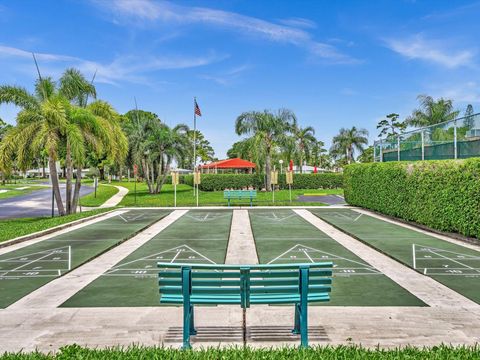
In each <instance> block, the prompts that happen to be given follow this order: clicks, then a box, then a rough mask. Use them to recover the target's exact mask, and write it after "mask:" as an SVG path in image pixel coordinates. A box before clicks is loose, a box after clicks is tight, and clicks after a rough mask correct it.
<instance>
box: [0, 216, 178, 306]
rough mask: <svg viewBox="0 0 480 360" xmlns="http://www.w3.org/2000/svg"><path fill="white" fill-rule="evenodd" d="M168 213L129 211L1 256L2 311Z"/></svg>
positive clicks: (0, 298)
mask: <svg viewBox="0 0 480 360" xmlns="http://www.w3.org/2000/svg"><path fill="white" fill-rule="evenodd" d="M169 212H170V211H166V210H157V211H152V210H130V211H128V212H125V213H123V214H120V215H117V216H114V217H111V218H108V219H105V220H102V221H99V222H96V223H94V224H91V225H87V226H85V227H82V228H80V229H77V230H73V231H70V232H66V233H64V234H61V235H58V236H54V237H52V238H50V239H47V240H44V241H40V242H38V243H35V244H32V245H29V246H26V247H23V248H21V249H18V250H14V251H10V252H8V253H5V254H3V255H0V308H4V307H7V306H9V305H10V304H12V303H14V302H15V301H17V300H19V299H20V298H22V297H24V296H25V295H27V294H29V293H30V292H32V291H34V290H35V289H37V288H39V287H40V286H43V285H45V284H46V283H48V282H49V281H51V280H53V279H55V278H57V277H59V276H62V275H63V274H65V273H66V272H68V271H70V270H72V269H74V268H76V267H78V266H79V265H81V264H83V263H85V262H86V261H88V260H91V259H92V258H94V257H96V256H98V255H99V254H101V253H103V252H105V251H106V250H108V249H110V248H112V247H113V246H115V245H117V244H119V243H120V242H122V241H124V240H126V239H128V238H130V237H132V236H133V235H135V234H136V233H137V232H139V231H140V230H142V229H144V228H145V227H147V226H149V225H150V224H152V223H154V222H155V221H158V220H160V219H161V218H163V217H164V216H166V215H167V214H168V213H169Z"/></svg>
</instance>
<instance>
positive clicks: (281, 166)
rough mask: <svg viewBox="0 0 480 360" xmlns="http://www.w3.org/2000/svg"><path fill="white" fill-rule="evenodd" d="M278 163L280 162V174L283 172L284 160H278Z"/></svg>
mask: <svg viewBox="0 0 480 360" xmlns="http://www.w3.org/2000/svg"><path fill="white" fill-rule="evenodd" d="M278 163H279V164H280V174H282V169H283V160H282V159H280V160H278Z"/></svg>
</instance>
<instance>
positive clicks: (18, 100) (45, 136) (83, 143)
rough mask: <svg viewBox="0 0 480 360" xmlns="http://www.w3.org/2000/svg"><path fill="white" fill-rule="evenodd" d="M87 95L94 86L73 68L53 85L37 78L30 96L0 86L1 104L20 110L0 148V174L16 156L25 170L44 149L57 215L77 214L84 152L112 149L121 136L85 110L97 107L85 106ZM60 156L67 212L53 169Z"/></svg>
mask: <svg viewBox="0 0 480 360" xmlns="http://www.w3.org/2000/svg"><path fill="white" fill-rule="evenodd" d="M88 95H92V96H95V90H94V88H93V87H92V86H91V85H90V84H88V82H87V81H86V80H85V79H84V78H83V76H81V74H80V73H79V72H78V71H76V70H74V69H68V70H66V71H65V73H64V74H63V76H62V78H61V79H60V81H59V83H58V86H57V84H56V83H55V82H54V81H53V80H52V79H51V78H49V77H47V78H40V79H39V80H38V81H37V82H36V85H35V93H34V94H30V93H28V92H27V91H26V90H25V89H23V88H20V87H16V86H0V104H1V103H10V104H13V105H16V106H17V107H19V108H20V109H21V111H20V112H19V113H18V115H17V126H16V127H14V128H13V129H11V131H9V132H8V134H7V135H6V137H5V141H3V142H2V144H1V145H0V168H1V169H3V170H4V171H5V170H8V169H10V168H11V167H12V159H13V158H14V156H16V160H17V165H18V166H19V168H20V169H21V170H26V169H27V168H28V166H30V165H31V164H32V161H33V160H34V159H35V158H36V157H38V154H42V152H43V151H44V150H45V151H46V152H47V155H48V166H49V169H50V177H51V181H52V187H53V192H54V197H55V201H56V203H57V208H58V213H59V214H60V215H65V213H72V212H75V211H76V205H77V203H78V196H79V192H80V185H81V169H82V165H83V163H84V160H85V156H86V151H87V149H89V150H92V151H100V150H101V149H102V148H105V149H106V150H108V151H112V148H115V146H113V145H112V144H113V143H115V142H118V141H119V140H118V136H120V137H121V134H119V133H118V132H117V131H118V130H119V129H120V128H119V127H113V126H111V124H110V120H105V119H103V117H102V115H98V114H94V113H92V111H90V110H95V109H96V107H94V106H92V107H90V109H89V108H85V106H86V103H87V97H88ZM92 105H93V104H92ZM109 125H110V126H109ZM109 140H111V141H109ZM88 147H89V148H88ZM124 147H125V146H124ZM63 152H64V153H65V162H64V163H65V168H66V178H67V187H66V188H67V189H66V190H67V191H66V211H65V207H64V204H63V201H62V197H61V193H60V187H59V183H58V174H57V169H56V162H57V161H60V160H61V154H62V153H63ZM74 165H76V167H77V182H76V185H75V191H74V196H73V198H72V184H71V182H72V178H73V166H74Z"/></svg>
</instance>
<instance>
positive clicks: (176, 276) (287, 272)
mask: <svg viewBox="0 0 480 360" xmlns="http://www.w3.org/2000/svg"><path fill="white" fill-rule="evenodd" d="M158 267H159V268H160V269H161V270H160V271H159V274H158V277H159V280H158V283H159V292H160V303H162V304H174V305H180V304H183V347H184V348H190V336H191V335H195V334H196V330H195V326H194V306H195V305H240V306H241V307H242V309H244V316H245V309H246V308H249V307H250V305H254V304H268V305H279V304H294V305H295V322H294V327H293V330H292V332H293V333H295V334H300V338H301V346H304V347H306V346H308V303H310V302H324V301H329V300H330V294H329V293H330V290H331V286H330V285H331V283H332V278H331V276H332V267H333V264H332V263H331V262H321V263H309V264H274V265H210V264H172V263H158ZM243 323H244V341H245V333H246V328H245V318H244V322H243Z"/></svg>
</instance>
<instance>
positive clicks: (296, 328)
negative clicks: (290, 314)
mask: <svg viewBox="0 0 480 360" xmlns="http://www.w3.org/2000/svg"><path fill="white" fill-rule="evenodd" d="M299 307H300V305H299V304H295V324H294V326H293V330H292V334H300V314H299V312H300V309H299Z"/></svg>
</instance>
